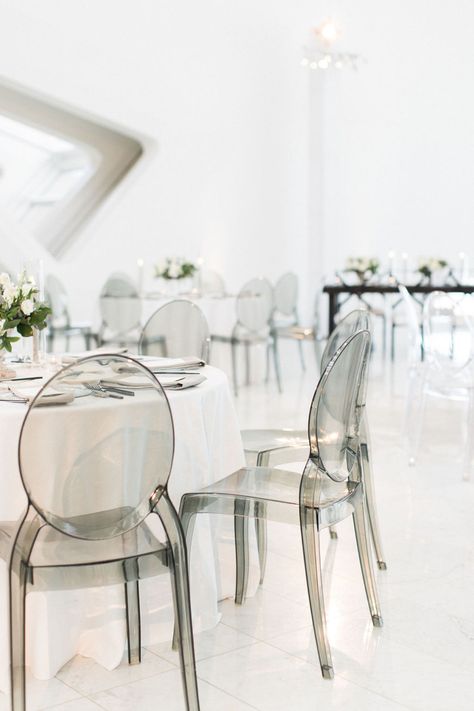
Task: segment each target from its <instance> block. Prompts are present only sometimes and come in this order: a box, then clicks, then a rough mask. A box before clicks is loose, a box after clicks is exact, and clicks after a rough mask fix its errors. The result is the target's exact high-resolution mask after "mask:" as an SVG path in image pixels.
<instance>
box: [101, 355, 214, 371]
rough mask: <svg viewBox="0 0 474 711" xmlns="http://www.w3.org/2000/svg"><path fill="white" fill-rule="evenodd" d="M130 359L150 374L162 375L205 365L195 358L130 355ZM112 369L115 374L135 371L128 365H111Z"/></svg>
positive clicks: (202, 361)
mask: <svg viewBox="0 0 474 711" xmlns="http://www.w3.org/2000/svg"><path fill="white" fill-rule="evenodd" d="M130 355H131V354H130ZM131 357H132V358H135V359H136V360H138V361H139V362H140V363H143V365H145V366H146V367H147V368H149V369H150V370H151V371H152V373H158V372H159V373H164V372H166V371H167V370H193V368H203V367H204V366H205V365H206V362H205V361H204V360H202V359H201V358H198V357H197V356H185V357H183V358H160V357H156V356H142V355H137V356H136V355H131ZM112 368H113V369H114V370H115V371H116V372H117V373H132V372H134V371H135V369H134V368H133V366H131V365H129V364H128V363H112Z"/></svg>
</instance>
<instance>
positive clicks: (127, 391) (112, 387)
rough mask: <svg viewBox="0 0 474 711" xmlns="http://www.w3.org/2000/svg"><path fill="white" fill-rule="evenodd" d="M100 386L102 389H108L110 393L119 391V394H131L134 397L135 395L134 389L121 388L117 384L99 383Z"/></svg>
mask: <svg viewBox="0 0 474 711" xmlns="http://www.w3.org/2000/svg"><path fill="white" fill-rule="evenodd" d="M99 387H100V388H102V390H107V392H110V393H118V394H119V395H131V396H132V397H133V396H134V395H135V393H134V392H133V390H130V388H119V387H117V386H115V385H104V383H99Z"/></svg>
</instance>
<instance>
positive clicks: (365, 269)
mask: <svg viewBox="0 0 474 711" xmlns="http://www.w3.org/2000/svg"><path fill="white" fill-rule="evenodd" d="M379 266H380V262H379V260H378V259H375V257H349V258H348V259H347V261H346V266H345V267H344V271H345V272H355V273H356V274H357V276H358V277H359V278H360V279H361V280H366V279H369V278H370V277H371V276H373V275H374V274H376V273H377V271H378V269H379Z"/></svg>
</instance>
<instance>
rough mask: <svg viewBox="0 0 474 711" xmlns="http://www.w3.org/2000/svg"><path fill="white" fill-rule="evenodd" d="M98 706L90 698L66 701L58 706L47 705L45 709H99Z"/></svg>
mask: <svg viewBox="0 0 474 711" xmlns="http://www.w3.org/2000/svg"><path fill="white" fill-rule="evenodd" d="M99 710H100V706H97V704H95V703H94V702H93V701H90V699H78V700H77V701H68V702H67V703H65V704H60V705H59V706H49V707H48V709H46V711H99Z"/></svg>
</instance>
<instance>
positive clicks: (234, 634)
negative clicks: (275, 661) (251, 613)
mask: <svg viewBox="0 0 474 711" xmlns="http://www.w3.org/2000/svg"><path fill="white" fill-rule="evenodd" d="M254 643H255V638H253V637H250V636H248V635H246V634H243V633H242V632H239V631H238V630H235V629H232V628H231V627H228V626H227V625H224V624H223V623H220V624H218V625H217V627H214V628H213V629H212V630H208V631H207V632H200V633H199V634H196V635H195V637H194V650H195V654H196V659H197V660H200V659H207V658H208V657H215V656H217V655H218V654H225V653H226V652H231V651H233V650H234V649H240V648H241V647H246V646H248V645H249V644H254ZM148 649H149V650H150V651H151V652H153V653H154V654H158V655H159V656H160V657H163V658H164V659H167V660H168V661H170V662H172V663H173V664H176V665H177V666H178V665H179V658H178V652H177V651H176V652H173V650H172V649H171V647H170V644H169V642H163V643H161V644H155V645H152V646H150V647H148Z"/></svg>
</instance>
